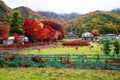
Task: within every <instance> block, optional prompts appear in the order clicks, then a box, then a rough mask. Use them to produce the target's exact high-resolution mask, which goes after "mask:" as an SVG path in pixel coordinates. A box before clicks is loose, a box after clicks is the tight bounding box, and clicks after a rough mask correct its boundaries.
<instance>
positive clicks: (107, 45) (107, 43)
mask: <svg viewBox="0 0 120 80" xmlns="http://www.w3.org/2000/svg"><path fill="white" fill-rule="evenodd" d="M110 44H111V43H110V40H108V39H105V40H104V41H103V52H104V53H105V54H110V51H111V49H110Z"/></svg>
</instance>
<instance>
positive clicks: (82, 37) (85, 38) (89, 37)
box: [81, 32, 94, 41]
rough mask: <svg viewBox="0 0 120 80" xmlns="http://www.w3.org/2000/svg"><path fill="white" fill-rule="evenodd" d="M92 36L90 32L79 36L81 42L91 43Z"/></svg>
mask: <svg viewBox="0 0 120 80" xmlns="http://www.w3.org/2000/svg"><path fill="white" fill-rule="evenodd" d="M93 37H94V36H93V34H92V33H90V32H85V33H83V34H82V36H81V40H85V41H93Z"/></svg>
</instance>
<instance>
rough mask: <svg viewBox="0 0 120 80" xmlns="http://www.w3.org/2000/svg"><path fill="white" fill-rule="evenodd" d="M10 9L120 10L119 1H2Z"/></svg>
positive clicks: (80, 11) (84, 11)
mask: <svg viewBox="0 0 120 80" xmlns="http://www.w3.org/2000/svg"><path fill="white" fill-rule="evenodd" d="M2 1H4V2H5V3H6V4H7V5H8V6H9V7H10V8H12V9H13V8H16V7H20V6H25V7H29V8H31V9H32V10H34V11H50V12H56V13H72V12H76V13H80V14H85V13H89V12H91V11H96V10H103V11H110V10H112V9H115V8H120V0H2Z"/></svg>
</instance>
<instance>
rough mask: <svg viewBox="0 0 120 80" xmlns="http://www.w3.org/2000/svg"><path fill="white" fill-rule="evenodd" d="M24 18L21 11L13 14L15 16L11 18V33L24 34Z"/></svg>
mask: <svg viewBox="0 0 120 80" xmlns="http://www.w3.org/2000/svg"><path fill="white" fill-rule="evenodd" d="M22 21H23V20H22V18H21V17H20V15H19V13H17V12H15V13H14V14H13V17H12V19H11V23H10V34H11V35H14V33H17V34H19V35H20V34H23V31H22V28H21V25H22Z"/></svg>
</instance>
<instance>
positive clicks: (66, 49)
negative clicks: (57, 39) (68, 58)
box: [17, 43, 113, 54]
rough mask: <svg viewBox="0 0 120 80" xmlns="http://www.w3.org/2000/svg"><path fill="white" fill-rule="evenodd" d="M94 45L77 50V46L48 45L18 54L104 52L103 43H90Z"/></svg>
mask: <svg viewBox="0 0 120 80" xmlns="http://www.w3.org/2000/svg"><path fill="white" fill-rule="evenodd" d="M90 44H91V45H93V46H94V47H93V48H91V49H89V47H88V46H83V47H78V50H76V48H75V47H70V46H69V47H63V46H58V47H48V48H41V49H40V51H38V50H37V49H32V50H24V51H20V52H17V53H18V54H103V51H101V48H102V47H103V46H102V44H96V43H90ZM111 53H113V51H111Z"/></svg>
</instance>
